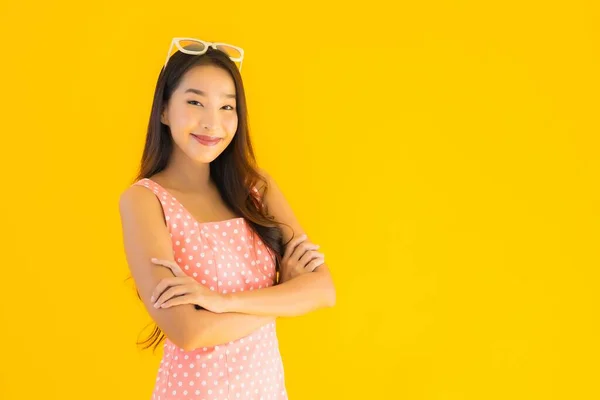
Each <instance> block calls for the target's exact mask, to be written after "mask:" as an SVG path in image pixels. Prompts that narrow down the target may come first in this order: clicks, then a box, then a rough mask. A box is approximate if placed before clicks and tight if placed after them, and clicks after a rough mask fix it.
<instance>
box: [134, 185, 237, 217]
mask: <svg viewBox="0 0 600 400" xmlns="http://www.w3.org/2000/svg"><path fill="white" fill-rule="evenodd" d="M142 180H145V181H148V182H152V183H153V184H154V185H156V186H158V187H159V188H160V189H161V190H162V191H163V192H165V193H166V194H168V195H169V196H171V198H172V199H173V200H175V201H176V202H177V204H179V206H180V207H181V209H182V210H183V211H184V212H185V213H187V214H188V215H189V216H190V218H191V219H192V221H193V222H194V223H195V224H198V225H210V224H224V223H227V222H233V221H238V220H241V221H242V223H244V222H245V218H244V217H233V218H228V219H224V220H220V221H206V222H200V221H198V219H197V218H196V217H195V216H194V215H193V214H192V213H191V212H190V211H189V210H188V209H187V208H186V207H185V206H184V205H183V203H181V202H180V201H179V200H177V197H175V196H173V194H172V193H171V192H169V191H168V190H167V189H165V188H164V187H163V186H162V185H161V184H159V183H157V182H156V181H154V180H152V179H150V178H143V179H142Z"/></svg>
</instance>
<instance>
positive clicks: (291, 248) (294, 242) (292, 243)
mask: <svg viewBox="0 0 600 400" xmlns="http://www.w3.org/2000/svg"><path fill="white" fill-rule="evenodd" d="M304 240H306V234H304V235H301V236H298V237H297V238H295V239H293V240H292V241H290V242H289V243H288V244H287V246H285V252H284V254H283V259H284V260H287V259H288V258H289V256H290V255H291V254H292V252H293V251H294V250H295V249H296V246H298V244H300V243H301V242H302V241H304Z"/></svg>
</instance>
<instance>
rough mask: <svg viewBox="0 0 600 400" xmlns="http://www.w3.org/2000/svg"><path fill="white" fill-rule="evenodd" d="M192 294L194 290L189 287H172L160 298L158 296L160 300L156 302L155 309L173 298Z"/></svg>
mask: <svg viewBox="0 0 600 400" xmlns="http://www.w3.org/2000/svg"><path fill="white" fill-rule="evenodd" d="M191 292H192V289H191V287H190V286H188V285H179V286H173V287H170V288H168V289H167V290H165V291H164V292H163V293H162V294H161V295H160V296H158V300H156V302H155V303H154V308H158V307H160V305H161V304H163V303H164V302H165V301H167V300H169V299H171V298H173V297H176V296H181V295H183V294H188V293H191Z"/></svg>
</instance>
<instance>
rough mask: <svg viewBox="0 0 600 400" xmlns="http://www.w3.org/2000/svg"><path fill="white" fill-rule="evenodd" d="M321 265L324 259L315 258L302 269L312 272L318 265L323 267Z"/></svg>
mask: <svg viewBox="0 0 600 400" xmlns="http://www.w3.org/2000/svg"><path fill="white" fill-rule="evenodd" d="M323 263H325V257H319V258H315V259H314V260H312V261H311V262H309V263H308V264H307V265H306V267H304V269H305V270H307V271H308V272H313V271H314V270H315V269H317V267H318V266H319V265H323Z"/></svg>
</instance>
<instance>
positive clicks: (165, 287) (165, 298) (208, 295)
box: [150, 258, 227, 313]
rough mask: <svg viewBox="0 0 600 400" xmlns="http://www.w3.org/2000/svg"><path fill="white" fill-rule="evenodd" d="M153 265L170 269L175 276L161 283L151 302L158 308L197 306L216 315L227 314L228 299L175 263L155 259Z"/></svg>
mask: <svg viewBox="0 0 600 400" xmlns="http://www.w3.org/2000/svg"><path fill="white" fill-rule="evenodd" d="M151 261H152V263H154V264H157V265H162V266H164V267H167V268H169V269H170V270H171V271H172V272H173V274H174V275H175V276H174V277H172V278H165V279H163V280H161V281H160V282H159V284H158V285H157V286H156V288H155V289H154V291H153V292H152V297H151V298H150V301H153V302H154V307H156V308H168V307H172V306H178V305H181V304H195V305H197V306H200V307H202V308H205V309H207V310H208V311H212V312H214V313H224V312H227V301H226V297H225V296H223V295H221V294H219V293H218V292H216V291H213V290H210V289H209V288H207V287H205V286H203V285H201V284H200V283H198V282H197V281H196V280H195V279H194V278H192V277H191V276H189V275H187V274H186V273H185V272H183V271H182V270H181V268H180V267H179V265H177V263H175V262H174V261H169V260H159V259H156V258H153V259H152V260H151Z"/></svg>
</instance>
